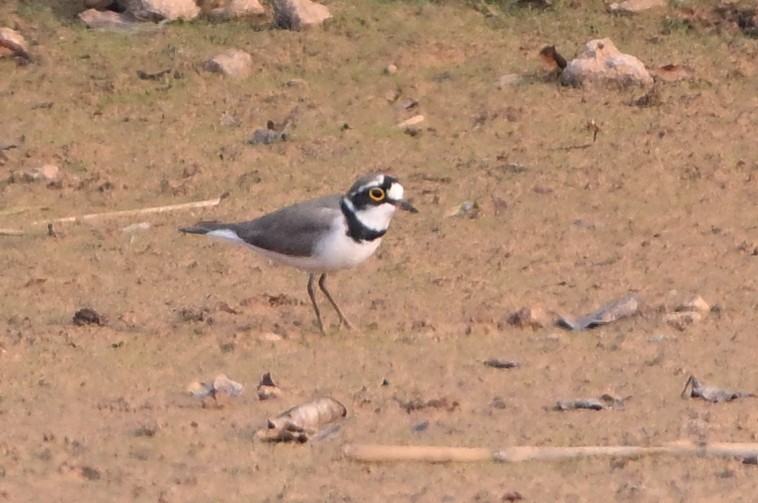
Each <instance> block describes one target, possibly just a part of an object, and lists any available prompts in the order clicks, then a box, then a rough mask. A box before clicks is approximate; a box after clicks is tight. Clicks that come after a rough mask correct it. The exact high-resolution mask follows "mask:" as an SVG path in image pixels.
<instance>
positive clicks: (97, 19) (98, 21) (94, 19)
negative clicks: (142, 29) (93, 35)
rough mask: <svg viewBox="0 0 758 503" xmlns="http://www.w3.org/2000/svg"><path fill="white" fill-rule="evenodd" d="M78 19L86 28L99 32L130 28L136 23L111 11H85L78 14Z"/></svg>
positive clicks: (119, 13)
mask: <svg viewBox="0 0 758 503" xmlns="http://www.w3.org/2000/svg"><path fill="white" fill-rule="evenodd" d="M79 19H81V20H82V22H83V23H84V24H86V25H87V28H93V29H99V30H119V29H124V28H131V27H132V26H133V25H134V23H135V22H136V21H137V20H136V19H134V18H133V17H132V16H130V15H129V14H123V13H121V12H113V11H112V10H106V11H99V10H96V9H87V10H85V11H84V12H80V13H79Z"/></svg>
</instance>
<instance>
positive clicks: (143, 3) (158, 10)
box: [126, 0, 200, 21]
mask: <svg viewBox="0 0 758 503" xmlns="http://www.w3.org/2000/svg"><path fill="white" fill-rule="evenodd" d="M126 13H128V14H130V15H132V16H134V17H135V18H136V19H139V20H141V21H163V20H164V19H165V20H168V21H174V20H177V19H183V20H185V21H186V20H190V19H195V18H196V17H197V16H198V15H199V14H200V7H198V6H197V4H196V3H195V0H126Z"/></svg>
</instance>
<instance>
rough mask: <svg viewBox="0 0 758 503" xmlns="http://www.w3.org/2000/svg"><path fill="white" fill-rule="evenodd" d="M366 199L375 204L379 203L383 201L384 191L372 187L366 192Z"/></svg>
mask: <svg viewBox="0 0 758 503" xmlns="http://www.w3.org/2000/svg"><path fill="white" fill-rule="evenodd" d="M368 197H370V198H371V200H372V201H376V202H377V203H380V202H382V201H384V189H381V188H379V187H374V188H373V189H371V190H369V191H368Z"/></svg>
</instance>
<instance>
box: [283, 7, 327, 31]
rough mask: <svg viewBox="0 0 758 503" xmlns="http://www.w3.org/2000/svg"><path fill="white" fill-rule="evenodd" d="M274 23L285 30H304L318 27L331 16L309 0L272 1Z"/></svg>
mask: <svg viewBox="0 0 758 503" xmlns="http://www.w3.org/2000/svg"><path fill="white" fill-rule="evenodd" d="M273 5H274V22H275V23H276V25H277V26H279V27H281V28H285V29H287V30H296V31H299V30H304V29H307V28H310V27H312V26H318V25H320V24H321V23H323V22H324V21H326V20H327V19H329V18H330V17H332V14H331V13H330V12H329V9H328V8H327V7H326V6H324V5H321V4H319V3H316V2H312V1H311V0H273Z"/></svg>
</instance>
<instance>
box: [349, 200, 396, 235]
mask: <svg viewBox="0 0 758 503" xmlns="http://www.w3.org/2000/svg"><path fill="white" fill-rule="evenodd" d="M354 211H355V210H354ZM394 214H395V206H394V205H392V204H389V203H384V204H380V205H379V206H368V207H366V208H362V209H360V210H357V211H355V216H356V218H358V220H359V221H360V222H361V224H363V225H364V226H365V227H367V228H369V229H371V230H373V231H378V232H381V231H386V230H387V228H388V227H389V226H390V220H392V215H394Z"/></svg>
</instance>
